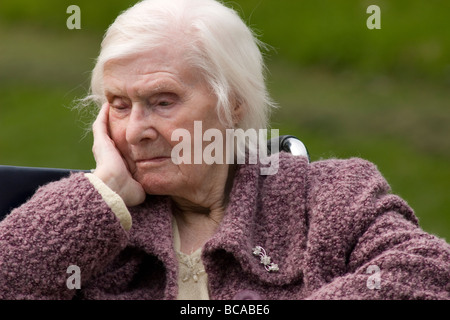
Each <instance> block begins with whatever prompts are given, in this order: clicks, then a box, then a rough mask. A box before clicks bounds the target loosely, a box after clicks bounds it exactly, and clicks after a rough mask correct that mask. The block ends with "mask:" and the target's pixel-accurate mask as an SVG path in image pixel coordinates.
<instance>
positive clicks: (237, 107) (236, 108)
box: [232, 98, 244, 126]
mask: <svg viewBox="0 0 450 320" xmlns="http://www.w3.org/2000/svg"><path fill="white" fill-rule="evenodd" d="M232 108H233V110H232V119H233V125H234V126H236V125H237V124H238V123H239V122H241V120H242V117H243V115H244V108H243V103H242V100H241V99H239V98H235V99H234V102H233V105H232Z"/></svg>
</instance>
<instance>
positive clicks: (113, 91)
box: [104, 80, 184, 99]
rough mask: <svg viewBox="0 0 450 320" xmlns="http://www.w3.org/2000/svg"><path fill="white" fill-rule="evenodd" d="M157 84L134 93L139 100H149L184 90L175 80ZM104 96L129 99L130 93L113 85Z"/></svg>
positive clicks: (162, 81)
mask: <svg viewBox="0 0 450 320" xmlns="http://www.w3.org/2000/svg"><path fill="white" fill-rule="evenodd" d="M155 82H156V84H155V85H152V86H151V87H148V86H144V88H138V89H137V90H136V91H135V92H134V96H136V97H138V98H139V99H147V98H148V97H151V96H154V95H157V94H160V93H164V92H174V93H179V92H180V91H181V90H183V89H184V86H183V85H182V84H179V83H178V82H176V81H174V80H172V81H167V80H155ZM104 94H105V96H106V97H111V96H120V97H128V93H127V92H125V91H124V90H123V88H122V87H121V86H118V85H116V84H112V85H109V86H108V87H105V88H104Z"/></svg>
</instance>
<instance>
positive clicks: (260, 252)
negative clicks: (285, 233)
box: [253, 246, 278, 272]
mask: <svg viewBox="0 0 450 320" xmlns="http://www.w3.org/2000/svg"><path fill="white" fill-rule="evenodd" d="M253 254H254V255H255V256H260V257H261V258H260V261H261V263H262V264H263V265H264V268H265V269H266V270H267V271H269V272H270V271H278V265H277V264H275V263H273V262H271V261H270V257H269V256H268V255H267V254H266V250H264V248H263V247H261V246H256V247H254V248H253Z"/></svg>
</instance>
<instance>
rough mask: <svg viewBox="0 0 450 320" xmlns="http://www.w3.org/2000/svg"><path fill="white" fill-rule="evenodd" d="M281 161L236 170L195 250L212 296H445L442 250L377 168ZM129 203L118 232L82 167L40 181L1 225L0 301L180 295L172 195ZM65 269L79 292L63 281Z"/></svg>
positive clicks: (284, 157)
mask: <svg viewBox="0 0 450 320" xmlns="http://www.w3.org/2000/svg"><path fill="white" fill-rule="evenodd" d="M279 157H280V162H279V170H278V173H277V174H275V175H270V176H263V175H260V170H259V169H260V168H259V166H258V165H248V164H247V165H239V167H238V169H237V171H236V176H235V179H234V184H233V188H232V191H231V194H230V201H229V205H228V207H227V210H226V213H225V216H224V218H223V220H222V222H221V224H220V226H219V228H218V230H217V232H216V233H215V235H214V236H213V237H212V238H211V239H210V240H209V241H208V242H207V243H206V244H205V246H204V248H203V251H202V261H203V264H204V266H205V270H206V272H207V274H208V290H209V296H210V298H211V299H233V298H247V297H250V298H259V299H449V298H450V285H449V279H450V266H449V261H450V259H449V257H450V246H449V245H448V244H447V243H446V242H445V241H444V240H442V239H439V238H437V237H435V236H433V235H430V234H427V233H426V232H424V231H423V230H421V229H420V227H419V226H418V221H417V218H416V217H415V215H414V213H413V211H412V210H411V209H410V207H409V206H408V205H407V203H405V201H403V200H402V199H400V198H399V197H398V196H396V195H392V194H390V193H389V186H388V184H387V183H386V181H385V180H384V178H383V177H382V176H381V175H380V173H379V172H378V170H377V168H376V167H375V166H374V165H373V164H371V163H369V162H367V161H365V160H361V159H349V160H324V161H317V162H313V163H311V164H309V163H308V162H307V160H306V159H305V158H303V157H294V156H292V155H290V154H286V153H280V155H279ZM129 211H130V213H131V216H132V227H131V229H130V230H129V231H125V229H124V228H123V227H122V226H121V224H120V222H119V220H118V218H117V217H116V216H115V214H114V213H113V212H112V211H111V209H110V208H109V207H108V205H107V204H106V203H105V202H104V200H103V198H102V197H101V195H100V194H99V193H98V192H97V190H96V189H95V188H94V187H93V186H92V184H91V183H90V182H89V180H88V179H87V178H86V177H85V176H84V175H83V174H73V175H72V176H70V177H69V178H66V179H63V180H61V181H57V182H53V183H50V184H48V185H46V186H44V187H41V188H40V189H39V191H38V192H37V193H36V194H35V195H34V196H33V197H32V198H31V199H30V200H29V201H28V202H27V203H25V204H24V205H22V206H21V207H19V208H17V209H15V210H14V211H13V212H12V213H11V214H10V215H8V216H7V217H6V218H5V219H4V220H3V221H2V222H1V223H0V298H2V299H42V298H43V299H72V298H79V299H176V297H177V272H178V271H177V268H178V262H177V259H176V255H175V252H174V249H173V235H172V214H171V202H170V199H169V198H168V197H165V196H148V199H147V201H146V202H145V203H144V204H142V205H140V206H137V207H133V208H129ZM256 246H261V247H262V248H264V250H265V252H266V254H267V256H270V258H271V262H273V263H276V264H277V265H278V271H270V272H269V271H266V269H265V267H264V264H262V263H261V261H260V257H259V256H256V255H254V254H253V248H255V247H256ZM71 265H76V266H78V267H79V268H80V270H81V278H80V279H81V289H79V290H76V289H69V288H68V286H67V280H68V278H69V277H70V276H71V273H68V272H67V271H68V270H67V269H68V267H69V266H71Z"/></svg>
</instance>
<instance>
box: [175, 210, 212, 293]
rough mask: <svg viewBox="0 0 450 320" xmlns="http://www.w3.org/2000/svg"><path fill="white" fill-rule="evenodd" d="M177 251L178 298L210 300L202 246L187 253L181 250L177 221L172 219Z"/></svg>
mask: <svg viewBox="0 0 450 320" xmlns="http://www.w3.org/2000/svg"><path fill="white" fill-rule="evenodd" d="M172 229H173V240H174V248H175V253H176V255H177V258H178V266H179V269H178V297H177V299H178V300H209V294H208V275H207V274H206V272H205V268H204V267H203V263H202V259H201V254H202V248H199V249H197V250H196V251H194V252H192V253H191V254H189V255H187V254H185V253H182V252H181V251H180V234H179V233H178V226H177V222H176V220H175V218H174V219H172Z"/></svg>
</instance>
